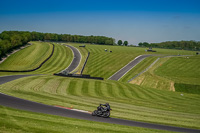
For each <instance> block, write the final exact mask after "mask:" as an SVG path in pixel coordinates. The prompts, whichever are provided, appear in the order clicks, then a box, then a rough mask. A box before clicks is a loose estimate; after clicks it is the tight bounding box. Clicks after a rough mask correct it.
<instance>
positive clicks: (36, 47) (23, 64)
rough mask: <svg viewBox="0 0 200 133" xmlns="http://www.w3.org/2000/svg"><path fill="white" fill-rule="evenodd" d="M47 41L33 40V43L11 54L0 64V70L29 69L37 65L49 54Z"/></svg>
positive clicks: (51, 47) (49, 47) (49, 48)
mask: <svg viewBox="0 0 200 133" xmlns="http://www.w3.org/2000/svg"><path fill="white" fill-rule="evenodd" d="M52 49H53V46H52V45H50V44H49V43H39V42H34V43H33V45H31V46H29V47H27V48H25V49H22V50H20V51H18V52H17V53H15V54H12V55H11V56H10V57H8V59H6V60H5V61H4V62H2V63H1V64H0V70H8V69H9V70H29V69H34V68H36V67H38V66H39V65H40V64H41V63H42V61H44V60H45V59H46V58H47V57H48V56H49V55H50V54H51V51H52Z"/></svg>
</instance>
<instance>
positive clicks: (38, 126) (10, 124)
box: [0, 106, 172, 133]
mask: <svg viewBox="0 0 200 133" xmlns="http://www.w3.org/2000/svg"><path fill="white" fill-rule="evenodd" d="M0 116H1V117H0V132H1V133H11V132H12V133H33V132H38V133H46V132H50V133H69V132H70V133H75V132H76V133H94V132H96V133H102V132H106V133H116V132H118V133H133V132H135V133H138V132H140V133H160V132H162V133H172V132H169V131H161V130H153V129H146V128H138V127H129V126H121V125H116V124H107V123H101V122H92V121H86V120H78V119H72V118H65V117H60V116H54V115H47V114H41V113H33V112H28V111H21V110H16V109H11V108H6V107H3V106H0Z"/></svg>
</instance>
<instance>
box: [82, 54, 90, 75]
mask: <svg viewBox="0 0 200 133" xmlns="http://www.w3.org/2000/svg"><path fill="white" fill-rule="evenodd" d="M89 56H90V52H88V56H87V58H86V60H85V63H84V65H83V68H82V69H81V74H82V73H83V70H84V68H85V65H86V63H87V60H88V58H89Z"/></svg>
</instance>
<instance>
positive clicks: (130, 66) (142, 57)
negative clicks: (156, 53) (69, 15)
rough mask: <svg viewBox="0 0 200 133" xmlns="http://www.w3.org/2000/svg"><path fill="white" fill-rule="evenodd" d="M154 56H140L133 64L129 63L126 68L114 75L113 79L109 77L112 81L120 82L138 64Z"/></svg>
mask: <svg viewBox="0 0 200 133" xmlns="http://www.w3.org/2000/svg"><path fill="white" fill-rule="evenodd" d="M149 56H152V55H140V56H138V57H136V58H135V59H134V60H132V61H131V62H129V63H128V64H127V65H126V66H124V67H123V68H121V69H120V70H119V71H117V72H116V73H115V74H113V75H112V76H111V77H109V78H108V79H110V80H119V79H120V78H122V77H123V76H124V75H125V74H126V73H127V72H128V71H130V70H131V69H132V68H133V67H134V66H136V65H137V64H138V63H140V62H141V61H142V60H143V59H145V58H146V57H149Z"/></svg>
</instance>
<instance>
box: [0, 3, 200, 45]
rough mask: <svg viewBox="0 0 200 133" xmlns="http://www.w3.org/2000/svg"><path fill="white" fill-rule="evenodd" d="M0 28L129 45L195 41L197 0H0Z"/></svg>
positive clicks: (199, 37)
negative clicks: (102, 38) (103, 38)
mask: <svg viewBox="0 0 200 133" xmlns="http://www.w3.org/2000/svg"><path fill="white" fill-rule="evenodd" d="M5 30H7V31H10V30H18V31H37V32H48V33H58V34H72V35H75V34H76V35H87V36H88V35H97V36H108V37H112V38H114V39H115V40H116V42H117V41H118V40H122V41H125V40H126V41H128V42H129V44H133V45H137V44H138V43H139V42H149V43H153V42H163V41H180V40H195V41H200V0H1V1H0V32H2V31H5Z"/></svg>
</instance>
